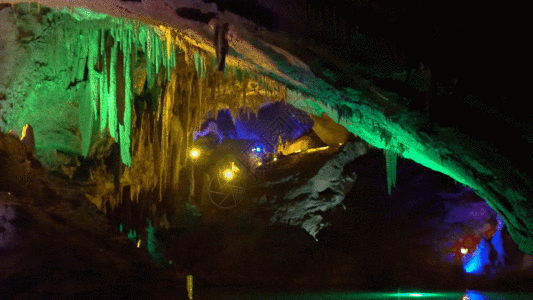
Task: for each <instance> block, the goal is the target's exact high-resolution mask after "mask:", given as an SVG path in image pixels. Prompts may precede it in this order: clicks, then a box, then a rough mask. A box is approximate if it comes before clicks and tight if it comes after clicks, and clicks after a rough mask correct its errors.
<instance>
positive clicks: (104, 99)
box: [49, 16, 286, 210]
mask: <svg viewBox="0 0 533 300" xmlns="http://www.w3.org/2000/svg"><path fill="white" fill-rule="evenodd" d="M187 34H188V33H186V32H181V31H179V30H176V29H173V28H168V27H164V26H156V25H147V24H143V23H141V22H138V21H134V20H123V19H118V18H112V17H108V18H105V19H102V18H101V16H99V18H98V19H97V20H94V19H90V18H85V19H82V20H80V19H76V18H62V20H61V22H59V23H58V26H57V31H56V35H55V36H54V37H53V39H52V41H51V45H53V47H54V48H55V49H54V51H52V50H51V51H50V52H49V53H50V57H49V60H50V64H51V65H53V66H54V70H53V73H54V74H56V73H57V72H65V71H66V72H71V73H70V74H71V78H70V80H71V82H80V81H87V92H86V93H85V96H84V97H83V99H79V124H80V132H81V140H82V154H83V155H84V156H91V154H92V153H93V152H94V151H95V149H93V148H94V146H92V144H93V142H94V139H95V135H97V134H98V132H99V133H100V134H109V136H111V137H112V138H113V139H114V140H115V142H116V143H118V144H119V145H120V156H119V157H120V160H121V161H122V163H123V164H124V165H126V166H125V167H122V168H121V170H120V171H118V172H119V173H120V180H119V182H120V183H119V184H120V186H119V187H118V189H117V187H115V188H114V189H111V188H110V185H109V184H106V185H105V188H103V189H101V190H100V191H99V192H98V195H92V196H91V197H89V198H90V199H91V200H92V201H93V202H95V203H97V205H98V206H99V207H100V208H101V209H104V210H105V209H106V207H107V208H108V209H109V208H111V209H112V208H114V207H116V206H117V205H119V204H120V203H121V201H122V199H123V197H126V195H125V194H124V193H123V192H122V191H123V189H124V187H126V186H127V187H128V193H127V194H128V195H127V197H128V198H130V200H131V201H134V202H137V203H139V201H141V200H140V199H144V198H146V199H158V200H159V201H157V202H159V203H160V202H162V201H163V199H166V198H169V199H172V201H174V202H183V203H184V201H179V199H177V198H179V197H181V198H183V200H185V199H186V198H187V196H186V195H185V194H187V193H188V192H190V191H189V190H187V191H184V190H183V188H182V187H180V179H183V178H187V177H188V176H187V175H186V174H182V173H183V171H184V170H186V166H187V157H186V153H187V148H188V147H189V146H191V144H192V141H193V132H194V131H195V130H197V129H199V128H200V125H201V123H202V121H203V118H204V116H205V115H206V114H207V113H208V112H209V111H211V112H216V111H218V110H219V109H229V110H230V112H231V114H232V116H234V117H235V116H237V115H239V114H240V112H241V111H242V110H246V111H248V112H254V113H257V112H258V110H259V108H260V107H261V106H262V105H264V104H265V103H267V102H271V101H280V100H282V99H284V98H285V97H286V91H285V87H284V86H282V85H281V84H279V83H278V82H276V81H275V80H273V79H271V78H269V77H267V76H264V75H261V74H259V73H258V72H257V71H256V70H254V69H251V68H249V67H245V66H244V65H243V64H239V62H238V60H235V59H229V60H228V63H227V66H226V70H225V72H216V71H215V58H214V53H215V52H214V49H213V51H206V50H205V48H206V47H198V45H197V44H195V42H194V41H196V40H193V39H192V38H191V37H190V36H188V35H187ZM204 46H205V45H204ZM147 97H148V98H150V97H151V98H152V99H147ZM150 101H151V102H152V103H157V104H156V105H146V103H147V102H150ZM138 102H144V103H145V105H140V106H138V105H136V104H135V105H134V103H138ZM136 110H137V111H136ZM108 179H109V178H108ZM115 182H116V181H115ZM181 184H182V185H183V183H181ZM186 186H187V187H189V186H192V185H186ZM117 190H118V191H119V192H118V195H117V193H116V191H117ZM146 201H150V203H147V205H144V206H147V207H150V206H153V205H154V202H153V200H146ZM169 201H170V200H169ZM156 206H157V204H156Z"/></svg>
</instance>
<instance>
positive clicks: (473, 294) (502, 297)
mask: <svg viewBox="0 0 533 300" xmlns="http://www.w3.org/2000/svg"><path fill="white" fill-rule="evenodd" d="M194 299H196V300H208V299H217V300H229V299H232V300H233V299H241V300H245V299H246V300H248V299H249V300H304V299H305V300H356V299H357V300H385V299H391V300H394V299H396V300H411V299H413V300H414V299H428V300H429V299H431V300H531V299H533V294H531V293H527V294H525V293H524V294H521V293H510V292H483V291H474V290H468V291H466V293H465V292H433V293H429V292H417V291H412V292H397V293H378V292H367V293H365V292H335V293H305V292H302V293H258V292H239V293H236V292H234V293H232V292H228V293H224V292H222V293H221V292H220V291H214V290H213V291H211V292H204V293H202V292H200V293H199V294H198V295H195V297H194Z"/></svg>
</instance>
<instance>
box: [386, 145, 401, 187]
mask: <svg viewBox="0 0 533 300" xmlns="http://www.w3.org/2000/svg"><path fill="white" fill-rule="evenodd" d="M384 151H385V163H386V165H387V188H388V191H389V195H390V194H391V191H392V187H396V165H397V160H398V155H397V154H396V152H394V151H393V150H384Z"/></svg>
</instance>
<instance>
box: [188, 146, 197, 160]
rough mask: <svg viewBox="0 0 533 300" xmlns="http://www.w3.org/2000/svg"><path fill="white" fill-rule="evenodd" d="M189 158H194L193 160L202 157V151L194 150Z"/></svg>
mask: <svg viewBox="0 0 533 300" xmlns="http://www.w3.org/2000/svg"><path fill="white" fill-rule="evenodd" d="M189 156H190V157H191V158H192V159H196V158H198V157H199V156H200V150H198V149H196V148H192V149H191V151H190V152H189Z"/></svg>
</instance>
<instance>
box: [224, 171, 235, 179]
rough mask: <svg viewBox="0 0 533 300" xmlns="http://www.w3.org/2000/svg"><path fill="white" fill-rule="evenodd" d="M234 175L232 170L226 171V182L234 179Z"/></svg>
mask: <svg viewBox="0 0 533 300" xmlns="http://www.w3.org/2000/svg"><path fill="white" fill-rule="evenodd" d="M233 175H234V174H233V171H232V170H230V169H226V170H224V178H226V180H228V181H229V180H231V179H233Z"/></svg>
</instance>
